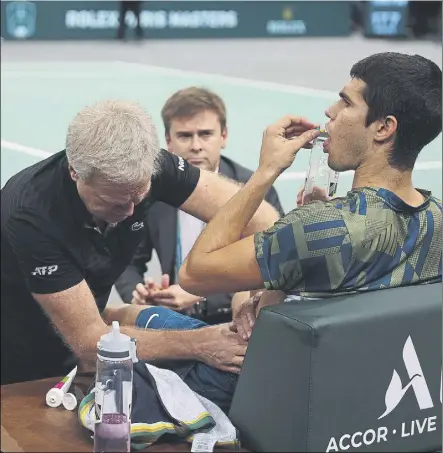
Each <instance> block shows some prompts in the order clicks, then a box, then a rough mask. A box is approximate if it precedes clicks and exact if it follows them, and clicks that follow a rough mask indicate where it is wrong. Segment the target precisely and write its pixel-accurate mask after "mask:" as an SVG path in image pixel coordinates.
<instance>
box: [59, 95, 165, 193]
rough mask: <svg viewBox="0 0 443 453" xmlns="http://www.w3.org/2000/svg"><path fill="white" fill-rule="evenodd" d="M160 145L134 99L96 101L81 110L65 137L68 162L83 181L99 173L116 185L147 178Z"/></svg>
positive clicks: (155, 168) (154, 168) (154, 170)
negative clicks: (132, 100)
mask: <svg viewBox="0 0 443 453" xmlns="http://www.w3.org/2000/svg"><path fill="white" fill-rule="evenodd" d="M159 155H160V145H159V139H158V135H157V130H156V128H155V125H154V122H153V120H152V118H151V116H150V115H149V114H148V113H147V112H146V111H145V110H144V109H143V108H142V107H141V105H139V104H137V103H136V102H131V101H121V100H105V101H99V102H97V103H95V104H93V105H91V106H87V107H85V108H84V109H82V110H81V111H80V112H79V113H78V114H77V115H76V116H75V117H74V119H73V120H72V121H71V123H70V124H69V127H68V133H67V136H66V156H67V158H68V162H69V164H70V165H71V166H72V168H73V169H74V170H75V172H76V173H77V175H78V177H79V178H80V179H82V180H84V181H87V180H88V179H90V177H91V176H93V175H100V176H102V177H104V178H105V179H106V180H107V181H109V182H113V183H117V184H137V183H140V182H143V181H149V179H150V178H152V176H154V175H155V174H156V173H157V171H158V164H159V162H158V161H159Z"/></svg>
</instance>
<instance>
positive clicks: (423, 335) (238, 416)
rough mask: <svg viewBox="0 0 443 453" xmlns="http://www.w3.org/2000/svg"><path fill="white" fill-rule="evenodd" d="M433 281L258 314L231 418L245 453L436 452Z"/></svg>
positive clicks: (438, 304)
mask: <svg viewBox="0 0 443 453" xmlns="http://www.w3.org/2000/svg"><path fill="white" fill-rule="evenodd" d="M441 331H442V284H441V283H437V284H430V285H420V286H411V287H405V288H397V289H385V290H379V291H374V292H368V293H364V294H358V295H352V296H347V297H338V298H333V299H328V300H317V301H299V302H297V301H292V302H285V303H283V304H279V305H276V306H274V307H268V308H265V309H263V310H262V311H261V312H260V315H259V317H258V319H257V322H256V326H255V328H254V331H253V334H252V336H251V339H250V341H249V346H248V350H247V354H246V357H245V361H244V364H243V369H242V373H241V375H240V378H239V382H238V384H237V388H236V392H235V395H234V398H233V402H232V406H231V411H230V414H229V415H230V418H231V420H232V422H233V423H234V425H235V426H236V428H237V429H238V430H239V432H240V437H241V440H242V442H243V444H244V446H245V447H246V448H248V449H250V450H252V451H291V452H295V451H297V452H314V451H326V452H327V451H346V452H350V451H373V452H376V451H384V452H387V451H396V452H412V451H428V452H429V451H436V450H438V449H440V450H441V443H442V441H441V439H442V430H441V414H442V405H441V379H442V378H441V376H442V374H441V365H442V334H441Z"/></svg>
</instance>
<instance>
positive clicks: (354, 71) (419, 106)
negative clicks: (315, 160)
mask: <svg viewBox="0 0 443 453" xmlns="http://www.w3.org/2000/svg"><path fill="white" fill-rule="evenodd" d="M350 74H351V77H353V78H357V79H360V80H362V81H363V82H365V84H366V87H365V89H364V92H363V98H364V100H365V102H366V104H367V105H368V115H367V118H366V125H367V126H368V125H370V124H371V123H373V122H374V121H376V120H382V119H384V118H386V117H387V116H388V115H392V116H394V117H395V118H396V119H397V122H398V126H397V131H396V134H395V138H394V145H393V147H392V152H391V154H390V155H389V165H391V166H392V167H395V168H398V169H401V170H406V169H411V168H413V166H414V163H415V161H416V159H417V156H418V154H419V153H420V151H421V150H422V149H423V147H424V146H426V145H427V144H428V143H430V142H431V141H432V140H434V138H435V137H437V136H438V134H439V133H440V132H441V130H442V105H441V103H442V71H441V69H440V68H439V67H438V66H437V65H436V64H435V63H434V62H433V61H431V60H428V59H427V58H424V57H421V56H420V55H406V54H401V53H396V52H385V53H378V54H375V55H371V56H369V57H367V58H364V59H363V60H360V61H359V62H357V63H356V64H354V66H353V67H352V68H351V72H350Z"/></svg>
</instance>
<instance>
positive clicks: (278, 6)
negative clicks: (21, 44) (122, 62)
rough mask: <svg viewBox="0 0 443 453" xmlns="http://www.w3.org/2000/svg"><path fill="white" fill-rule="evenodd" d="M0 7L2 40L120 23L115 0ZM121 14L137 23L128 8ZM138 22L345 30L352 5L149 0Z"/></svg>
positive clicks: (159, 31)
mask: <svg viewBox="0 0 443 453" xmlns="http://www.w3.org/2000/svg"><path fill="white" fill-rule="evenodd" d="M1 8H2V9H1V31H2V37H3V38H4V39H6V40H30V39H31V40H90V39H101V40H106V39H116V37H117V30H118V27H119V23H120V2H117V1H38V0H37V1H2V2H1ZM124 20H125V23H126V25H127V27H128V28H130V29H135V26H136V23H137V22H136V17H135V15H134V13H133V12H132V11H128V12H127V13H126V15H125V18H124ZM140 23H141V27H142V29H143V34H144V37H145V38H146V39H187V38H192V39H198V38H203V39H204V38H266V37H294V36H346V35H348V34H349V33H350V6H349V3H348V2H331V1H323V2H322V1H319V2H317V1H315V2H310V1H294V2H284V1H268V2H267V1H257V2H254V1H189V2H187V1H152V2H143V5H142V11H141V14H140ZM131 34H132V31H131ZM128 35H129V34H128Z"/></svg>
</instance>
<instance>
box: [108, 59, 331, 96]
mask: <svg viewBox="0 0 443 453" xmlns="http://www.w3.org/2000/svg"><path fill="white" fill-rule="evenodd" d="M114 63H116V64H118V65H122V66H127V67H134V68H135V69H141V70H142V71H144V72H149V73H154V74H166V75H172V76H179V77H199V78H206V79H208V80H213V81H215V82H221V83H227V84H230V85H237V86H244V87H247V88H258V89H262V90H272V91H282V92H284V93H293V94H304V95H309V96H314V97H322V98H324V97H327V98H334V99H337V98H338V93H334V92H333V91H327V90H316V89H314V88H307V87H302V86H299V85H285V84H281V83H276V82H266V81H264V80H255V79H248V78H244V77H232V76H226V75H222V74H212V73H208V72H198V71H188V70H186V69H176V68H167V67H164V66H154V65H148V64H143V63H138V62H133V61H120V60H115V61H114Z"/></svg>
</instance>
